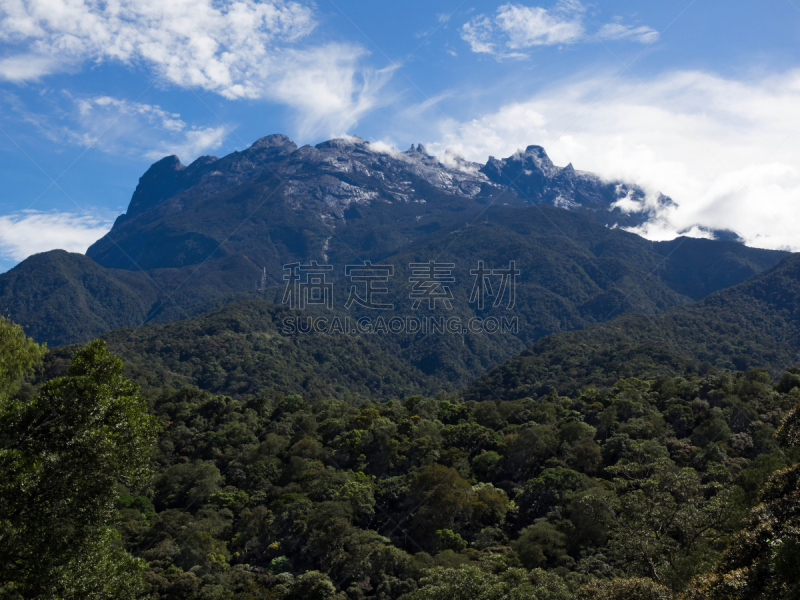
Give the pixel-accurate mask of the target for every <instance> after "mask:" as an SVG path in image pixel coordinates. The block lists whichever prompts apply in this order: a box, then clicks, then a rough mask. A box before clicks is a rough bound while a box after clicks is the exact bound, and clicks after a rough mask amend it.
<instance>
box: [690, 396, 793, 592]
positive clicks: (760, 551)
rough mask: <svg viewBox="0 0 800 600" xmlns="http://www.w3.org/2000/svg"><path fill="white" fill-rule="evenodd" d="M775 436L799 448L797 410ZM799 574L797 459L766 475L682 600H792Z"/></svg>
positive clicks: (789, 445) (791, 446) (788, 444)
mask: <svg viewBox="0 0 800 600" xmlns="http://www.w3.org/2000/svg"><path fill="white" fill-rule="evenodd" d="M787 385H788V384H787ZM793 387H794V386H793ZM778 439H779V440H780V441H781V443H782V444H783V445H784V446H786V447H787V448H797V447H798V446H800V408H796V409H794V410H793V411H792V412H791V413H789V415H788V416H787V418H786V419H785V421H784V424H783V426H782V427H781V429H780V430H779V432H778ZM798 573H800V463H797V464H795V465H794V466H793V467H791V468H789V469H783V470H781V471H778V472H777V473H775V474H774V475H773V476H772V477H771V478H770V480H769V481H768V482H767V484H766V485H765V486H764V489H763V490H762V492H761V503H760V504H759V505H758V506H756V507H755V508H754V509H753V510H752V511H751V513H750V516H749V518H748V520H747V523H746V525H745V528H744V529H743V530H742V531H740V532H739V533H738V534H736V535H735V536H734V538H733V540H732V542H731V545H730V547H729V548H728V550H727V551H726V552H725V554H724V555H723V557H722V559H721V560H720V562H719V564H717V565H716V567H715V569H714V570H713V571H712V573H711V574H709V575H702V576H699V577H697V578H695V580H694V581H693V582H692V586H691V588H690V591H689V593H688V594H687V598H688V599H690V600H722V599H728V598H736V599H738V600H756V599H763V600H797V599H798V598H800V585H798Z"/></svg>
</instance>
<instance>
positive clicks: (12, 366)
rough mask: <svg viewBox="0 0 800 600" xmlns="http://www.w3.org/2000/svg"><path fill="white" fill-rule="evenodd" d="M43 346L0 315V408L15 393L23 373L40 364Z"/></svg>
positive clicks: (43, 352)
mask: <svg viewBox="0 0 800 600" xmlns="http://www.w3.org/2000/svg"><path fill="white" fill-rule="evenodd" d="M44 354H45V347H44V346H40V345H39V344H37V343H35V342H34V341H33V340H32V339H30V338H29V337H28V336H26V335H25V331H24V330H23V329H22V327H20V326H19V325H17V324H16V323H12V322H11V321H9V320H8V319H6V318H5V317H0V409H2V408H3V404H4V403H5V402H7V401H8V399H9V398H10V397H11V396H12V395H13V394H15V393H16V392H17V391H18V390H19V388H20V385H21V384H22V382H23V379H24V377H25V375H27V374H28V373H30V372H31V371H32V370H33V369H34V368H35V367H37V366H38V365H40V364H41V362H42V357H44Z"/></svg>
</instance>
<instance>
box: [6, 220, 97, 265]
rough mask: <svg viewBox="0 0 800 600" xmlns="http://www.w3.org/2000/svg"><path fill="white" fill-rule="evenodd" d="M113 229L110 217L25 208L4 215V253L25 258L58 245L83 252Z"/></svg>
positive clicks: (11, 257) (64, 248) (18, 259)
mask: <svg viewBox="0 0 800 600" xmlns="http://www.w3.org/2000/svg"><path fill="white" fill-rule="evenodd" d="M110 229H111V222H110V221H104V220H102V219H98V218H96V217H87V216H81V215H76V214H74V213H69V212H39V211H23V212H19V213H16V214H12V215H6V216H0V256H1V257H2V258H5V259H10V260H14V261H22V260H25V259H26V258H28V257H29V256H31V255H32V254H37V253H39V252H47V251H48V250H55V249H62V250H67V251H68V252H80V253H81V254H83V253H84V252H86V250H87V248H89V246H91V245H92V244H93V243H94V242H96V241H97V240H98V239H100V238H101V237H102V236H104V235H105V234H106V233H108V231H109V230H110Z"/></svg>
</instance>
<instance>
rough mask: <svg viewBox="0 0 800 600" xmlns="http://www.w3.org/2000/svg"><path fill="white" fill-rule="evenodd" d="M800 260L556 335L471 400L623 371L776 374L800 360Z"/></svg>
mask: <svg viewBox="0 0 800 600" xmlns="http://www.w3.org/2000/svg"><path fill="white" fill-rule="evenodd" d="M798 293H800V260H798V259H797V257H796V256H794V255H793V256H790V257H788V258H786V259H785V260H783V261H782V262H781V263H780V264H779V265H777V266H775V267H773V268H772V269H770V270H769V271H767V272H765V273H763V274H761V275H759V276H757V277H755V278H754V279H752V280H751V281H748V282H747V283H744V284H742V285H739V286H736V287H734V288H731V289H728V290H724V291H721V292H717V293H716V294H713V295H711V296H709V297H708V298H706V299H705V300H703V301H702V302H700V303H698V304H695V305H692V306H687V307H682V308H679V309H673V310H670V311H668V312H667V313H665V314H663V315H657V316H645V315H623V316H621V317H619V318H617V319H614V320H613V321H611V322H609V323H607V324H604V325H595V326H591V327H588V328H587V329H586V330H584V331H576V332H571V333H566V334H562V335H557V336H551V337H549V338H546V339H544V340H541V341H540V342H538V343H536V344H534V345H533V346H531V347H530V348H528V349H527V350H525V352H523V353H522V354H520V355H519V356H518V357H516V358H514V359H512V360H511V361H509V362H508V363H506V364H504V365H502V366H500V367H498V368H497V369H494V370H493V371H491V372H490V373H487V374H486V375H485V376H483V377H481V378H480V379H478V380H477V381H476V382H475V383H473V384H471V385H470V386H469V388H468V389H467V390H466V392H465V396H466V397H467V398H470V399H495V398H496V399H515V398H523V397H528V396H532V397H537V396H542V395H544V394H547V393H548V391H549V390H550V388H551V387H555V388H557V389H559V390H562V391H574V390H577V389H580V388H581V387H582V386H584V385H592V384H600V385H602V384H607V383H609V382H613V381H615V380H616V379H618V378H620V377H628V376H639V377H644V376H646V377H657V376H658V375H660V374H661V373H669V372H676V371H677V372H680V373H692V372H703V371H705V370H708V368H709V367H711V366H714V367H718V368H731V369H747V368H750V367H765V368H767V370H768V372H770V374H771V375H772V376H773V377H774V376H777V375H778V374H780V372H781V371H782V370H783V369H784V368H786V367H787V366H789V365H793V364H796V363H798V362H800V337H798V336H800V329H798V328H799V327H800V321H799V320H798V317H800V315H798V303H797V297H798Z"/></svg>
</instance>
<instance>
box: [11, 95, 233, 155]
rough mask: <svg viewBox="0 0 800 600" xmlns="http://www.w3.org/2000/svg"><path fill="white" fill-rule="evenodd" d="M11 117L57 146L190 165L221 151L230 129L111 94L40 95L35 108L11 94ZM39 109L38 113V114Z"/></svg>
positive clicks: (154, 105) (155, 105)
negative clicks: (175, 160) (188, 120)
mask: <svg viewBox="0 0 800 600" xmlns="http://www.w3.org/2000/svg"><path fill="white" fill-rule="evenodd" d="M3 99H4V100H5V105H6V106H7V107H8V108H9V113H10V114H15V115H16V116H17V118H19V119H21V120H23V121H25V122H27V123H30V124H31V125H33V126H35V127H36V128H37V129H38V131H39V133H40V134H42V135H43V136H44V137H46V138H47V139H48V140H50V141H52V142H55V143H58V144H71V145H75V146H80V147H83V148H88V147H93V148H97V149H99V150H101V151H104V152H108V153H112V154H122V155H127V156H131V157H133V158H147V159H159V158H162V157H164V156H166V155H169V154H177V155H178V156H180V157H181V159H183V160H184V161H191V160H193V159H195V158H197V157H198V156H200V155H201V154H205V153H207V152H208V151H211V150H214V149H216V148H219V147H220V146H221V145H222V143H223V142H224V141H225V139H226V137H227V136H228V134H229V133H230V131H231V129H230V127H226V126H225V125H219V126H213V127H212V126H197V125H192V126H190V125H188V124H187V123H186V122H185V121H184V120H183V119H182V118H181V115H180V114H178V113H174V112H170V111H167V110H164V109H163V108H161V107H160V106H158V105H157V104H147V103H143V102H132V101H130V100H125V99H121V98H115V97H112V96H94V97H76V96H73V95H72V94H69V93H68V92H61V93H56V94H50V95H40V97H39V98H38V100H39V102H40V104H38V105H36V108H34V107H32V106H29V104H31V103H30V102H29V103H27V104H26V103H23V102H22V101H21V100H20V99H19V98H17V97H16V96H14V95H13V94H9V93H5V94H3ZM37 108H38V111H37V110H36V109H37Z"/></svg>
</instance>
